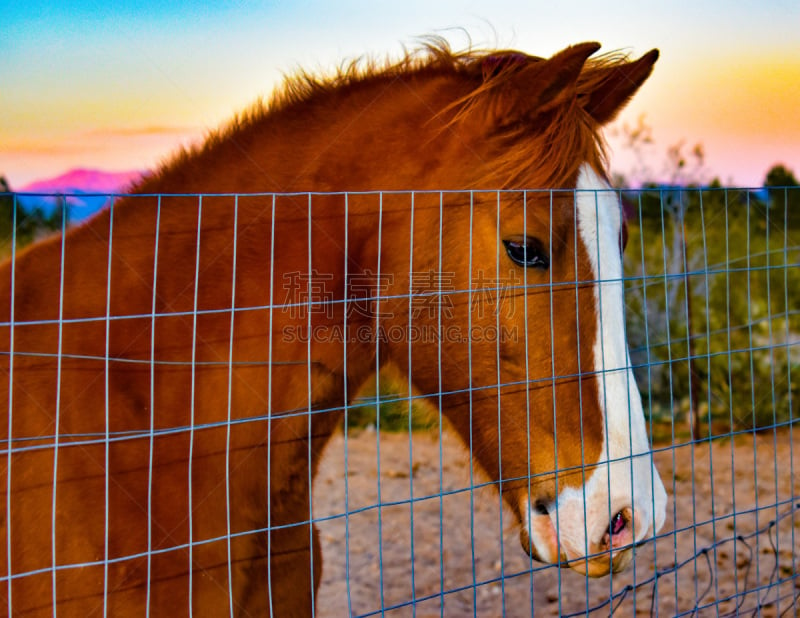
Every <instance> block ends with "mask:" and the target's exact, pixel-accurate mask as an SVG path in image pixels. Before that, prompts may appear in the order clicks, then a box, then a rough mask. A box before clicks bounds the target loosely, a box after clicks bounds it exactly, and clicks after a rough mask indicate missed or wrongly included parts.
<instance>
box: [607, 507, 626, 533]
mask: <svg viewBox="0 0 800 618" xmlns="http://www.w3.org/2000/svg"><path fill="white" fill-rule="evenodd" d="M626 523H627V522H626V521H625V516H624V515H623V514H622V511H620V512H619V513H617V514H616V515H614V517H612V518H611V525H609V527H608V533H609V534H610V535H611V536H612V537H615V536H616V535H618V534H619V533H620V532H622V531H623V530H624V529H625V525H626Z"/></svg>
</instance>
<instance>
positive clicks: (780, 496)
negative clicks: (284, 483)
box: [313, 428, 800, 618]
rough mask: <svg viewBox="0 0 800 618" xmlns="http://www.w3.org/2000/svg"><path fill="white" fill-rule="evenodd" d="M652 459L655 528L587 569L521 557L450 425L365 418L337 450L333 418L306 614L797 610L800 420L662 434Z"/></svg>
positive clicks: (317, 505)
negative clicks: (724, 431)
mask: <svg viewBox="0 0 800 618" xmlns="http://www.w3.org/2000/svg"><path fill="white" fill-rule="evenodd" d="M345 452H346V455H347V462H346V465H345ZM440 462H442V463H441V464H440ZM377 463H379V464H380V465H379V466H378V465H376V464H377ZM656 465H657V466H658V469H659V471H660V473H661V476H662V479H663V480H664V484H665V486H666V487H667V493H668V494H669V496H670V501H669V505H668V515H667V522H666V524H665V526H664V528H663V529H662V530H661V533H660V534H659V538H658V540H657V541H651V542H648V543H647V544H645V545H643V546H641V547H639V548H638V549H637V553H636V557H635V560H634V562H633V564H632V566H631V567H629V569H628V570H627V571H626V572H624V573H621V574H617V575H614V576H613V577H611V578H603V579H599V580H589V579H587V578H585V577H583V576H581V575H579V574H577V573H574V572H572V571H569V570H566V569H558V568H556V567H553V566H547V565H541V564H539V563H536V562H531V560H530V559H529V558H528V557H527V555H526V554H525V553H524V552H523V551H522V548H521V547H520V543H519V536H518V529H517V526H516V525H515V524H514V522H513V521H512V518H511V516H510V514H509V513H508V512H505V511H504V509H502V508H501V504H500V499H499V497H498V494H497V492H496V491H495V490H494V489H493V488H492V487H490V486H486V485H483V483H485V479H484V478H483V477H480V476H478V475H472V476H473V478H472V486H473V487H475V489H473V490H472V491H470V490H469V487H470V486H471V481H470V471H469V465H468V456H467V453H466V451H465V449H464V448H463V447H462V446H461V445H460V443H459V442H458V440H457V438H455V437H453V436H451V435H449V434H447V433H446V434H445V435H444V438H443V440H442V441H441V443H440V442H439V440H438V438H437V436H436V435H435V433H434V434H428V433H418V434H412V435H411V438H410V439H409V434H396V433H395V434H392V433H381V434H380V437H378V434H377V433H376V432H375V431H369V430H365V431H360V432H358V433H354V432H349V433H348V435H347V446H346V449H345V436H344V434H343V433H342V432H340V433H339V434H337V435H336V436H335V437H334V438H333V440H332V441H331V444H330V445H329V447H328V450H327V453H326V455H325V457H324V459H323V461H322V465H321V470H320V474H319V476H318V477H317V481H316V485H315V491H314V505H313V510H314V517H315V518H326V517H328V518H329V519H327V520H325V521H322V522H320V523H319V524H318V527H319V529H320V533H321V538H322V545H323V556H324V561H323V562H324V567H323V578H322V583H321V586H320V590H319V594H318V595H317V598H316V606H317V610H318V612H317V616H320V617H322V618H326V617H333V616H347V615H348V614H354V615H364V614H367V615H370V614H381V613H385V614H386V615H388V616H392V617H394V616H412V615H416V616H433V615H447V616H463V615H480V616H499V615H502V614H505V615H508V616H530V615H533V614H534V613H536V614H540V615H559V614H561V615H569V614H579V615H585V614H587V613H591V614H592V615H598V616H602V615H609V614H610V613H611V612H612V610H613V613H614V615H615V616H633V615H637V614H642V615H648V614H651V613H652V614H656V615H658V616H673V615H676V614H680V613H684V612H686V613H687V614H688V615H692V614H694V615H700V616H706V615H708V616H711V615H714V616H717V615H720V614H728V613H740V614H744V615H763V616H797V615H800V428H795V429H794V431H793V433H791V434H790V432H789V431H788V430H781V431H779V432H777V433H773V432H766V433H762V434H759V435H756V436H754V435H753V434H750V433H748V434H744V435H739V436H735V437H734V438H733V439H731V438H724V439H717V440H715V441H714V442H713V443H712V444H711V445H710V446H709V443H708V442H703V443H701V444H698V445H696V446H694V447H692V446H690V445H683V446H678V447H677V448H674V449H673V448H671V447H668V446H666V447H663V448H661V449H659V450H658V452H657V453H656ZM378 468H380V470H379V469H378ZM345 471H346V472H347V475H346V477H345ZM345 478H346V479H347V483H346V486H345V480H344V479H345ZM379 479H380V481H379ZM440 494H443V495H442V496H441V497H440ZM412 496H413V502H412V501H411V500H410V498H411V497H412ZM345 497H347V500H345ZM377 504H380V505H382V506H380V508H378V507H377V506H376V505H377ZM344 513H348V516H347V517H345V516H344ZM776 520H777V521H776ZM770 522H776V523H774V524H772V525H770ZM758 531H761V532H758ZM737 539H738V540H737ZM381 565H383V568H382V569H381ZM348 573H349V575H348ZM612 597H613V598H612ZM610 599H611V600H610ZM737 608H738V612H737Z"/></svg>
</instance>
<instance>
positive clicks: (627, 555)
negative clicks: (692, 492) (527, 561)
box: [520, 507, 660, 577]
mask: <svg viewBox="0 0 800 618" xmlns="http://www.w3.org/2000/svg"><path fill="white" fill-rule="evenodd" d="M545 510H546V509H543V508H542V507H538V508H537V509H536V511H535V512H534V511H529V513H530V514H529V517H528V521H527V522H524V525H523V526H522V528H521V529H520V542H521V543H522V548H523V549H524V550H525V551H526V552H527V553H528V555H529V556H530V557H531V558H533V559H534V560H538V561H539V562H544V563H549V564H556V563H557V564H558V565H559V566H560V567H561V568H570V569H573V570H574V571H577V572H578V573H581V574H583V575H587V576H589V577H602V576H604V575H608V574H609V573H618V572H620V571H623V570H624V569H625V568H627V567H628V565H629V564H630V563H631V560H632V559H633V554H634V552H633V546H634V544H635V543H637V542H638V541H641V540H643V539H645V538H648V537H651V536H653V533H654V530H653V526H652V525H648V524H647V518H645V517H643V516H641V515H640V514H638V513H635V512H634V510H633V509H632V508H630V507H626V508H624V509H622V510H620V511H618V512H617V513H616V514H615V515H614V516H613V517H612V518H611V522H610V523H609V525H608V527H607V529H605V530H601V531H595V533H594V534H593V535H590V536H588V539H590V540H588V542H586V541H584V542H583V543H580V544H581V545H583V546H582V547H578V545H579V543H576V542H573V541H572V538H573V537H572V535H570V534H569V528H570V526H569V524H568V523H566V522H565V524H564V526H563V528H564V529H563V530H562V529H561V528H562V526H560V525H559V523H560V522H559V521H558V520H557V518H556V516H555V514H553V513H550V512H544V511H545ZM659 527H660V525H658V523H656V526H655V528H656V529H658V528H659ZM559 536H560V537H561V541H559ZM584 538H587V537H584ZM592 539H593V540H592Z"/></svg>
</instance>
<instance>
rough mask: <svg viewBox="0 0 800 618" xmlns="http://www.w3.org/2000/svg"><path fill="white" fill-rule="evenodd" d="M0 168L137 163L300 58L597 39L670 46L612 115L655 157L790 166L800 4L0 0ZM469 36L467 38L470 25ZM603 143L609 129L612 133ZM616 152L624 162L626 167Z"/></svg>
mask: <svg viewBox="0 0 800 618" xmlns="http://www.w3.org/2000/svg"><path fill="white" fill-rule="evenodd" d="M0 15H1V16H2V23H3V27H2V29H0V58H2V59H3V61H2V62H1V63H0V118H2V121H0V174H4V175H6V177H7V178H8V179H9V181H10V182H11V184H12V186H21V185H23V184H25V183H27V182H29V181H31V180H34V179H37V178H42V177H47V176H53V175H56V174H57V173H60V172H62V171H66V170H67V169H69V168H70V167H99V168H106V169H110V170H127V169H145V168H148V167H151V166H153V165H155V164H156V163H158V161H160V160H162V159H163V158H164V157H166V156H168V154H169V152H170V151H172V150H173V149H174V148H175V146H176V145H178V144H180V143H187V142H192V141H197V140H199V139H202V136H203V134H204V133H205V132H206V131H208V130H209V129H212V128H214V127H216V126H217V125H219V124H220V123H221V122H224V121H225V119H226V118H229V117H230V116H231V115H232V114H233V113H234V112H236V111H238V110H241V109H242V108H243V107H246V106H247V105H249V104H250V103H251V102H252V101H254V100H255V99H256V98H257V97H259V96H269V93H270V92H271V91H272V90H273V89H274V88H275V87H276V85H278V84H279V83H280V81H281V79H282V75H284V74H286V73H291V72H292V71H293V70H295V69H296V68H297V67H304V68H307V69H311V70H315V71H318V72H323V73H324V72H326V71H330V70H331V69H332V68H333V67H335V66H337V64H338V63H339V62H341V61H342V60H347V59H352V58H355V57H359V56H362V55H365V54H366V55H371V56H375V57H379V58H383V57H387V56H389V57H397V56H399V55H400V54H401V53H402V50H403V46H404V45H405V46H406V47H413V46H414V41H415V37H418V36H421V35H425V34H431V33H436V34H441V35H444V36H446V37H447V38H448V39H450V40H451V41H452V43H453V45H454V47H456V48H461V47H465V46H466V45H467V44H468V42H469V40H470V39H471V42H472V43H473V44H474V45H476V46H479V47H505V48H507V47H515V48H518V49H522V50H523V51H526V52H528V53H533V54H537V55H549V54H552V53H554V52H556V51H558V50H559V49H561V48H563V47H564V46H566V45H569V44H571V43H576V42H579V41H584V40H597V41H599V42H601V43H602V44H603V46H604V49H606V50H609V49H619V48H622V49H627V50H630V51H631V52H633V53H634V54H641V53H644V52H646V51H648V50H649V49H651V48H653V47H658V48H659V49H660V50H661V52H662V56H661V59H660V60H659V63H658V65H657V66H656V71H655V73H654V76H653V77H652V78H651V81H650V82H649V83H648V84H646V85H645V87H644V89H643V90H642V92H641V93H640V95H639V96H638V97H637V98H636V99H635V100H634V102H633V104H632V105H631V107H630V108H629V109H628V110H627V111H626V113H625V115H624V116H623V117H621V118H620V123H619V126H622V125H623V124H625V123H627V124H629V125H630V124H635V122H636V119H637V118H638V117H639V116H640V115H642V114H644V115H645V118H646V121H647V123H648V124H649V125H651V126H652V128H653V135H654V138H655V140H656V144H655V145H654V146H653V147H652V153H651V154H650V155H649V157H651V158H652V164H651V167H652V168H653V169H654V171H655V173H659V170H661V169H662V167H663V165H662V163H661V160H662V159H663V153H664V152H665V151H666V148H667V147H668V146H669V145H671V144H674V143H677V142H678V141H680V140H685V141H686V143H687V144H694V143H696V142H702V143H703V144H704V146H705V150H706V162H707V166H708V168H709V169H708V170H707V173H708V174H709V175H719V176H721V177H722V179H723V180H731V181H734V182H736V183H738V184H756V183H758V182H760V180H761V179H763V177H764V174H765V172H766V170H767V168H768V167H769V165H771V164H772V163H775V162H778V161H783V162H785V163H787V164H788V165H789V166H790V167H793V168H794V169H795V171H797V172H800V114H798V113H797V112H796V111H795V109H796V103H795V102H796V101H798V100H800V37H799V36H798V34H797V33H798V32H800V2H798V1H797V0H773V1H762V2H755V1H752V2H751V1H735V0H729V1H727V2H723V1H719V0H715V1H705V2H704V1H699V0H698V1H695V2H688V1H685V0H679V1H673V2H668V3H666V2H660V3H655V2H647V1H638V2H636V1H629V0H625V1H622V2H615V3H610V4H604V3H598V2H589V1H586V0H584V1H580V2H552V0H550V1H548V2H544V1H539V0H536V1H533V2H531V1H528V2H511V1H508V0H494V1H492V2H487V1H486V0H483V1H480V2H455V1H450V0H444V1H439V2H435V1H433V0H427V1H422V0H406V1H405V2H402V3H401V2H380V1H372V2H352V1H346V2H320V1H312V0H307V1H300V2H216V3H215V2H206V3H195V2H185V1H172V2H167V1H164V2H159V1H152V0H151V1H144V2H136V3H134V2H39V1H36V0H33V1H31V0H26V1H25V2H21V1H18V0H17V1H14V2H9V1H8V0H0ZM466 33H469V38H468V37H467V34H466ZM612 143H613V140H612ZM626 157H628V158H630V153H625V152H620V153H619V157H618V159H617V161H619V163H618V164H617V167H618V168H619V169H620V171H626V170H625V168H626V166H628V167H630V165H631V164H630V163H627V164H626V163H625V160H626Z"/></svg>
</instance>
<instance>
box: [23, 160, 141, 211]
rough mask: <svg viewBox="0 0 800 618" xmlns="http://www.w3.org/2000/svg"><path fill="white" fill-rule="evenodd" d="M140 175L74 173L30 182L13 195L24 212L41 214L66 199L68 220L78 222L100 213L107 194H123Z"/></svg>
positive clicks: (85, 171)
mask: <svg viewBox="0 0 800 618" xmlns="http://www.w3.org/2000/svg"><path fill="white" fill-rule="evenodd" d="M142 173H143V172H140V171H130V172H104V171H101V170H90V169H75V170H70V171H68V172H66V173H64V174H61V175H60V176H56V177H55V178H48V179H45V180H37V181H35V182H31V183H29V184H27V185H25V186H24V187H22V188H21V189H16V191H17V192H18V193H19V195H18V199H19V201H20V203H21V204H22V205H23V206H24V207H25V208H27V209H29V210H32V209H34V208H40V209H41V210H43V211H44V212H45V213H50V212H52V211H53V210H54V209H55V208H56V206H57V204H58V202H59V200H60V199H61V198H60V197H59V196H66V202H67V205H68V206H69V218H70V220H71V221H80V220H82V219H85V218H86V217H88V216H90V215H92V214H94V213H95V212H97V211H98V210H100V209H101V208H102V207H103V206H104V205H105V204H106V203H107V202H108V197H107V196H108V194H114V193H124V192H125V191H126V190H127V189H128V188H129V187H130V186H131V185H132V184H133V183H134V182H135V181H137V180H138V179H139V178H141V176H142Z"/></svg>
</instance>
